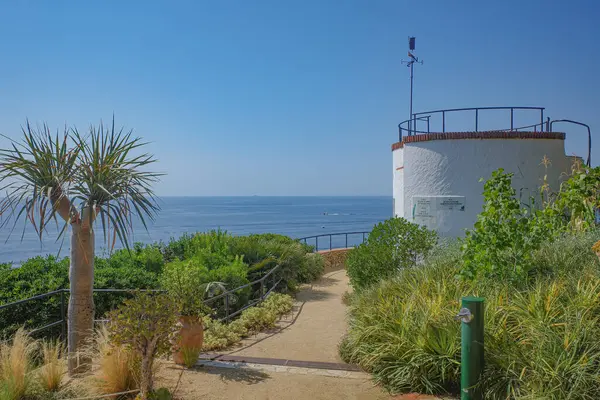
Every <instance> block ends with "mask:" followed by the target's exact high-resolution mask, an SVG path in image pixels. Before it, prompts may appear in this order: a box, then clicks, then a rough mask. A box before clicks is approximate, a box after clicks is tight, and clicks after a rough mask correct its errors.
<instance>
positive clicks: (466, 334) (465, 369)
mask: <svg viewBox="0 0 600 400" xmlns="http://www.w3.org/2000/svg"><path fill="white" fill-rule="evenodd" d="M462 307H463V310H461V314H463V311H465V312H466V310H465V309H468V310H469V312H467V313H466V314H470V315H467V316H464V317H463V318H462V323H461V325H462V329H461V334H462V346H461V377H460V389H461V390H460V392H461V395H460V399H461V400H481V399H483V396H482V393H481V390H480V388H479V387H476V385H477V384H478V383H479V380H480V378H481V374H482V373H483V365H484V354H483V348H484V346H483V298H481V297H463V299H462Z"/></svg>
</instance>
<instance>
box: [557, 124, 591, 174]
mask: <svg viewBox="0 0 600 400" xmlns="http://www.w3.org/2000/svg"><path fill="white" fill-rule="evenodd" d="M556 122H565V123H568V124H575V125H579V126H585V127H586V128H587V131H588V157H587V162H586V165H587V166H588V167H591V166H592V131H591V129H590V126H589V125H588V124H584V123H583V122H579V121H573V120H572V119H555V120H552V121H550V129H551V130H552V125H553V124H554V123H556Z"/></svg>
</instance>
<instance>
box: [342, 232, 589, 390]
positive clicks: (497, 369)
mask: <svg viewBox="0 0 600 400" xmlns="http://www.w3.org/2000/svg"><path fill="white" fill-rule="evenodd" d="M599 237H600V232H594V233H591V234H588V235H569V236H567V237H564V238H559V239H558V240H557V241H556V242H554V243H545V244H544V245H542V246H541V248H540V249H539V250H537V251H535V252H534V256H533V257H532V270H539V271H544V273H541V274H539V276H538V278H537V279H536V280H531V281H530V282H529V284H520V285H518V286H514V285H510V284H508V283H506V282H500V281H494V280H483V281H479V282H476V283H474V282H470V281H466V280H456V279H455V274H456V273H457V272H458V271H459V270H460V268H461V259H462V255H461V252H460V250H459V249H458V248H457V246H456V245H450V246H447V247H443V248H440V249H436V251H435V252H434V253H433V254H432V255H430V256H429V257H428V258H427V259H426V261H425V262H424V264H423V266H421V267H420V268H412V269H405V270H402V271H401V272H400V273H399V274H398V275H397V276H395V277H393V278H391V279H388V280H385V281H383V282H380V283H379V284H377V285H375V286H372V287H370V288H369V289H367V290H363V291H361V292H360V293H357V295H356V296H354V299H353V301H352V304H351V307H350V313H351V319H350V329H349V332H348V335H347V337H346V339H345V340H344V341H342V343H341V344H340V353H341V355H342V357H343V358H344V360H346V361H348V362H354V363H358V364H359V365H361V366H362V367H363V368H364V369H366V370H368V371H370V372H372V373H373V376H374V378H375V381H376V382H377V383H380V384H382V385H384V386H385V387H386V388H388V389H389V390H391V391H392V392H422V393H429V394H444V393H448V392H450V393H456V392H457V391H458V388H459V382H460V324H459V323H457V322H456V321H455V320H454V318H453V317H454V315H456V313H457V312H458V310H459V309H460V304H459V299H460V298H461V297H462V296H465V295H473V294H474V295H478V296H481V297H484V298H485V329H486V331H485V335H486V336H485V346H486V367H485V371H484V381H483V387H482V389H483V390H484V398H485V399H490V400H495V399H498V400H500V399H513V398H514V399H533V398H535V399H542V398H544V399H566V398H569V399H592V398H596V397H597V382H598V381H599V380H600V370H599V369H598V363H597V360H598V359H600V345H598V343H600V328H599V326H600V325H599V322H600V320H599V319H600V263H599V262H598V260H597V257H596V256H595V255H594V253H593V252H592V251H591V250H590V247H589V246H590V245H591V243H593V242H594V241H595V240H597V239H598V238H599ZM584 249H587V250H584ZM574 271H577V273H574Z"/></svg>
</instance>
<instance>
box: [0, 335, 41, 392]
mask: <svg viewBox="0 0 600 400" xmlns="http://www.w3.org/2000/svg"><path fill="white" fill-rule="evenodd" d="M36 347H37V343H36V342H35V341H34V340H33V339H31V337H29V335H28V334H27V332H25V330H23V329H22V328H21V329H19V330H18V331H17V333H16V334H15V336H14V338H13V340H12V342H11V343H2V344H0V398H1V399H2V400H19V399H21V398H23V397H24V396H25V394H26V392H27V390H28V388H29V386H30V383H31V375H30V372H31V371H32V369H33V365H32V360H31V358H32V355H33V353H34V351H35V350H36Z"/></svg>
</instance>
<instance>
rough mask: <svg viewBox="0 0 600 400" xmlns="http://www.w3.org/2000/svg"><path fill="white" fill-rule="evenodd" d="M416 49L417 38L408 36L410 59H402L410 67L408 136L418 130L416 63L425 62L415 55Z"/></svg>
mask: <svg viewBox="0 0 600 400" xmlns="http://www.w3.org/2000/svg"><path fill="white" fill-rule="evenodd" d="M414 50H415V38H414V37H409V38H408V58H409V60H408V61H404V60H402V64H406V66H407V67H409V68H410V116H409V118H408V136H411V135H412V134H413V133H414V132H415V131H416V130H417V119H416V118H414V115H413V81H414V79H413V77H414V64H415V63H416V62H417V63H419V64H423V61H419V59H418V58H417V57H415V56H414V55H413V53H412V52H413V51H414Z"/></svg>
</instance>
